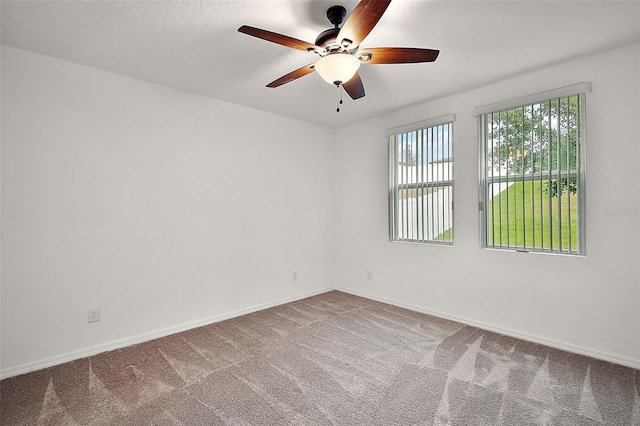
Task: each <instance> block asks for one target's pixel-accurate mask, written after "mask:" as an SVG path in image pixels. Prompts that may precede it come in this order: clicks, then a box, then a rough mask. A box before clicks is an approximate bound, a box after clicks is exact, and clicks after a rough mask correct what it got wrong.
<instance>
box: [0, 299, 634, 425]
mask: <svg viewBox="0 0 640 426" xmlns="http://www.w3.org/2000/svg"><path fill="white" fill-rule="evenodd" d="M639 389H640V372H639V371H637V370H634V369H631V368H626V367H622V366H619V365H615V364H611V363H607V362H604V361H598V360H594V359H591V358H587V357H583V356H579V355H575V354H570V353H567V352H563V351H560V350H556V349H551V348H548V347H544V346H541V345H537V344H533V343H529V342H525V341H522V340H517V339H514V338H510V337H505V336H501V335H497V334H494V333H490V332H486V331H483V330H479V329H477V328H473V327H469V326H464V325H461V324H458V323H455V322H451V321H445V320H441V319H438V318H434V317H431V316H428V315H424V314H420V313H415V312H412V311H408V310H405V309H401V308H397V307H393V306H390V305H386V304H382V303H378V302H373V301H370V300H367V299H363V298H360V297H356V296H352V295H348V294H345V293H341V292H337V291H333V292H329V293H325V294H322V295H319V296H315V297H311V298H308V299H304V300H300V301H297V302H293V303H289V304H286V305H282V306H279V307H275V308H271V309H267V310H264V311H260V312H257V313H253V314H250V315H245V316H242V317H238V318H235V319H232V320H228V321H223V322H220V323H216V324H212V325H210V326H206V327H201V328H198V329H194V330H190V331H187V332H184V333H179V334H175V335H173V336H169V337H166V338H162V339H158V340H154V341H151V342H147V343H144V344H140V345H136V346H133V347H128V348H125V349H121V350H116V351H112V352H106V353H103V354H100V355H97V356H93V357H90V358H86V359H82V360H78V361H74V362H71V363H67V364H63V365H59V366H56V367H52V368H48V369H46V370H42V371H37V372H34V373H30V374H26V375H22V376H18V377H13V378H10V379H6V380H3V381H2V382H0V392H1V393H0V397H1V400H0V408H1V411H0V412H1V414H0V423H1V424H2V425H190V426H192V425H217V424H225V425H226V424H228V425H331V424H339V425H413V424H416V425H505V426H518V425H580V426H589V425H640V395H639Z"/></svg>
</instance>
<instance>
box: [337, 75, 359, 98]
mask: <svg viewBox="0 0 640 426" xmlns="http://www.w3.org/2000/svg"><path fill="white" fill-rule="evenodd" d="M342 87H343V88H344V91H345V92H347V93H348V94H349V96H351V99H353V100H354V101H355V100H356V99H360V98H361V97H363V96H364V86H363V85H362V80H361V79H360V74H358V73H355V74H354V76H353V77H351V80H349V81H347V82H346V83H342Z"/></svg>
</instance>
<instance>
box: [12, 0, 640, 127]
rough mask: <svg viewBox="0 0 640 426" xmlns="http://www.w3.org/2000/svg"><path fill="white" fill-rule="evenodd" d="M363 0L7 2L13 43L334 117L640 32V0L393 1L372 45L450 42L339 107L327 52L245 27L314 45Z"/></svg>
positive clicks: (391, 68)
mask: <svg viewBox="0 0 640 426" xmlns="http://www.w3.org/2000/svg"><path fill="white" fill-rule="evenodd" d="M334 4H341V5H343V6H345V7H346V8H347V11H348V12H350V11H351V10H352V9H353V7H354V6H355V5H356V4H357V1H356V0H330V1H327V0H298V1H296V0H271V1H269V0H244V1H238V0H235V1H51V0H49V1H5V0H3V1H2V8H1V11H0V13H1V18H2V21H1V22H2V43H3V44H6V45H9V46H13V47H17V48H21V49H25V50H30V51H33V52H37V53H41V54H44V55H49V56H53V57H56V58H61V59H65V60H68V61H72V62H76V63H79V64H84V65H88V66H91V67H95V68H100V69H103V70H107V71H112V72H115V73H119V74H124V75H127V76H131V77H135V78H139V79H143V80H147V81H151V82H155V83H159V84H163V85H166V86H170V87H175V88H179V89H183V90H187V91H190V92H194V93H199V94H202V95H205V96H210V97H213V98H217V99H222V100H225V101H229V102H233V103H236V104H241V105H246V106H249V107H253V108H257V109H260V110H264V111H269V112H272V113H275V114H280V115H284V116H288V117H292V118H296V119H300V120H305V121H308V122H313V123H317V124H321V125H325V126H329V127H334V128H336V127H341V126H344V125H347V124H349V123H352V122H356V121H360V120H363V119H366V118H370V117H374V116H377V115H380V114H383V113H385V112H387V111H391V110H395V109H398V108H401V107H404V106H408V105H412V104H416V103H419V102H423V101H428V100H430V99H435V98H438V97H442V96H445V95H449V94H453V93H458V92H461V91H464V90H468V89H471V88H475V87H479V86H482V85H486V84H489V83H492V82H495V81H498V80H502V79H505V78H509V77H511V76H515V75H518V74H522V73H525V72H528V71H531V70H535V69H537V68H540V67H544V66H547V65H550V64H554V63H558V62H562V61H566V60H569V59H573V58H576V57H580V56H585V55H589V54H591V53H595V52H599V51H603V50H607V49H611V48H615V47H618V46H624V45H629V44H632V43H637V42H639V41H640V1H566V2H558V1H541V0H538V1H500V2H489V1H427V0H422V1H420V0H393V1H392V3H391V5H390V6H389V8H388V9H387V11H386V12H385V14H384V15H383V17H382V19H381V20H380V21H379V22H378V25H377V26H376V27H375V28H374V29H373V31H372V32H371V33H370V34H369V36H368V37H367V38H366V39H365V40H364V41H363V43H362V44H361V46H362V47H424V48H431V49H440V51H441V53H440V56H439V58H438V59H437V61H436V62H434V63H426V64H402V65H363V66H362V67H361V69H360V75H361V77H362V81H363V83H364V86H365V90H366V96H365V97H364V98H362V99H359V100H357V101H352V100H351V99H350V98H349V97H348V95H346V94H345V95H344V97H345V104H344V105H343V106H342V111H341V112H340V113H336V112H335V108H336V98H337V90H336V89H335V88H334V87H332V86H331V85H329V84H327V83H325V82H324V81H323V80H322V79H321V78H320V77H319V76H318V75H316V74H315V73H312V74H310V75H308V76H306V77H303V78H300V79H298V80H295V81H293V82H291V83H288V84H285V85H284V86H281V87H279V88H275V89H270V88H266V87H265V85H266V84H267V83H269V82H271V81H272V80H275V79H276V78H278V77H280V76H282V75H284V74H286V73H288V72H289V71H292V70H294V69H296V68H299V67H301V66H303V65H306V64H309V63H312V62H314V61H315V60H316V59H317V56H316V55H314V54H312V53H307V52H302V51H299V50H294V49H290V48H286V47H284V46H280V45H277V44H273V43H269V42H266V41H263V40H259V39H257V38H254V37H250V36H247V35H245V34H241V33H238V32H237V29H238V27H240V26H241V25H244V24H246V25H251V26H255V27H259V28H263V29H267V30H270V31H274V32H277V33H281V34H285V35H288V36H291V37H295V38H298V39H301V40H304V41H308V42H311V43H313V42H314V41H315V38H316V36H317V34H318V33H319V32H321V31H322V30H324V29H327V28H330V27H331V26H332V25H331V24H330V23H329V21H328V20H327V18H326V15H325V12H326V9H327V8H328V7H329V6H332V5H334Z"/></svg>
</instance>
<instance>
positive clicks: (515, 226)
mask: <svg viewBox="0 0 640 426" xmlns="http://www.w3.org/2000/svg"><path fill="white" fill-rule="evenodd" d="M583 104H584V101H583V95H573V96H568V97H561V98H557V99H552V100H548V101H544V102H539V103H535V104H531V105H524V106H521V107H517V108H510V109H507V110H502V111H495V112H492V113H488V114H485V115H483V116H482V117H481V121H482V123H483V130H484V134H483V135H482V137H483V138H482V140H483V150H484V158H485V163H484V165H483V167H484V170H483V176H484V185H485V193H484V200H485V201H484V205H485V206H486V207H485V208H484V224H485V229H484V232H485V234H484V240H485V245H486V246H487V247H494V248H506V249H518V250H527V251H542V252H554V253H570V254H583V253H584V247H585V245H584V231H583V226H582V222H583V219H582V216H583V210H584V207H583V204H584V197H583V193H584V188H583V186H584V185H583V174H584V167H582V162H581V152H582V149H581V147H580V145H581V139H582V133H583V132H582V130H581V125H582V122H583V120H582V115H583Z"/></svg>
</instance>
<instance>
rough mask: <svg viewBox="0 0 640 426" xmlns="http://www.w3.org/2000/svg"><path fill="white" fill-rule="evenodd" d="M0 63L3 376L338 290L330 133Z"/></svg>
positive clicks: (74, 70)
mask: <svg viewBox="0 0 640 426" xmlns="http://www.w3.org/2000/svg"><path fill="white" fill-rule="evenodd" d="M1 75H2V233H3V235H2V256H3V257H2V297H1V302H2V306H1V308H2V309H1V311H2V312H1V326H2V328H1V332H2V334H1V342H2V348H1V367H0V368H1V371H2V374H3V376H8V375H13V374H16V373H19V372H24V371H27V370H29V369H33V368H41V367H43V366H46V365H49V364H55V363H59V362H62V361H65V360H67V359H71V358H74V357H78V356H82V355H86V354H88V353H91V352H95V351H99V350H100V349H104V348H108V347H114V346H118V345H123V344H127V343H131V342H134V341H137V340H142V339H145V338H149V337H150V336H154V335H158V334H163V333H167V332H169V331H175V330H177V329H180V328H181V327H185V326H192V325H194V324H198V323H201V322H206V321H207V320H212V319H219V318H221V317H224V316H225V315H230V314H234V313H238V312H244V311H246V310H250V309H253V308H256V307H259V306H266V305H269V304H272V303H276V302H280V301H283V300H289V299H292V298H296V297H300V296H302V295H304V294H311V293H317V292H320V291H323V290H325V289H326V288H327V287H329V285H330V281H331V278H330V275H329V272H328V271H330V270H331V268H330V264H329V262H330V259H331V258H330V248H331V247H332V246H333V242H332V239H331V236H332V235H333V234H334V233H333V225H332V221H333V217H334V215H333V171H332V164H333V132H332V131H330V130H328V129H325V128H322V127H318V126H315V125H310V124H306V123H302V122H299V121H295V120H290V119H286V118H282V117H278V116H275V115H272V114H268V113H264V112H259V111H256V110H252V109H248V108H244V107H240V106H236V105H232V104H228V103H224V102H220V101H216V100H213V99H209V98H205V97H201V96H196V95H193V94H189V93H186V92H182V91H178V90H173V89H170V88H167V87H162V86H159V85H155V84H151V83H146V82H143V81H139V80H135V79H131V78H127V77H123V76H120V75H116V74H111V73H107V72H103V71H100V70H96V69H92V68H88V67H84V66H80V65H76V64H72V63H69V62H64V61H60V60H57V59H53V58H49V57H45V56H42V55H38V54H34V53H29V52H26V51H22V50H17V49H14V48H9V47H5V46H3V49H2V74H1ZM294 271H295V272H297V273H298V280H297V281H295V282H293V281H292V280H291V278H292V273H293V272H294ZM97 306H99V307H100V308H101V314H102V319H101V321H100V322H99V323H93V324H88V323H87V309H88V308H92V307H97Z"/></svg>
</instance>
